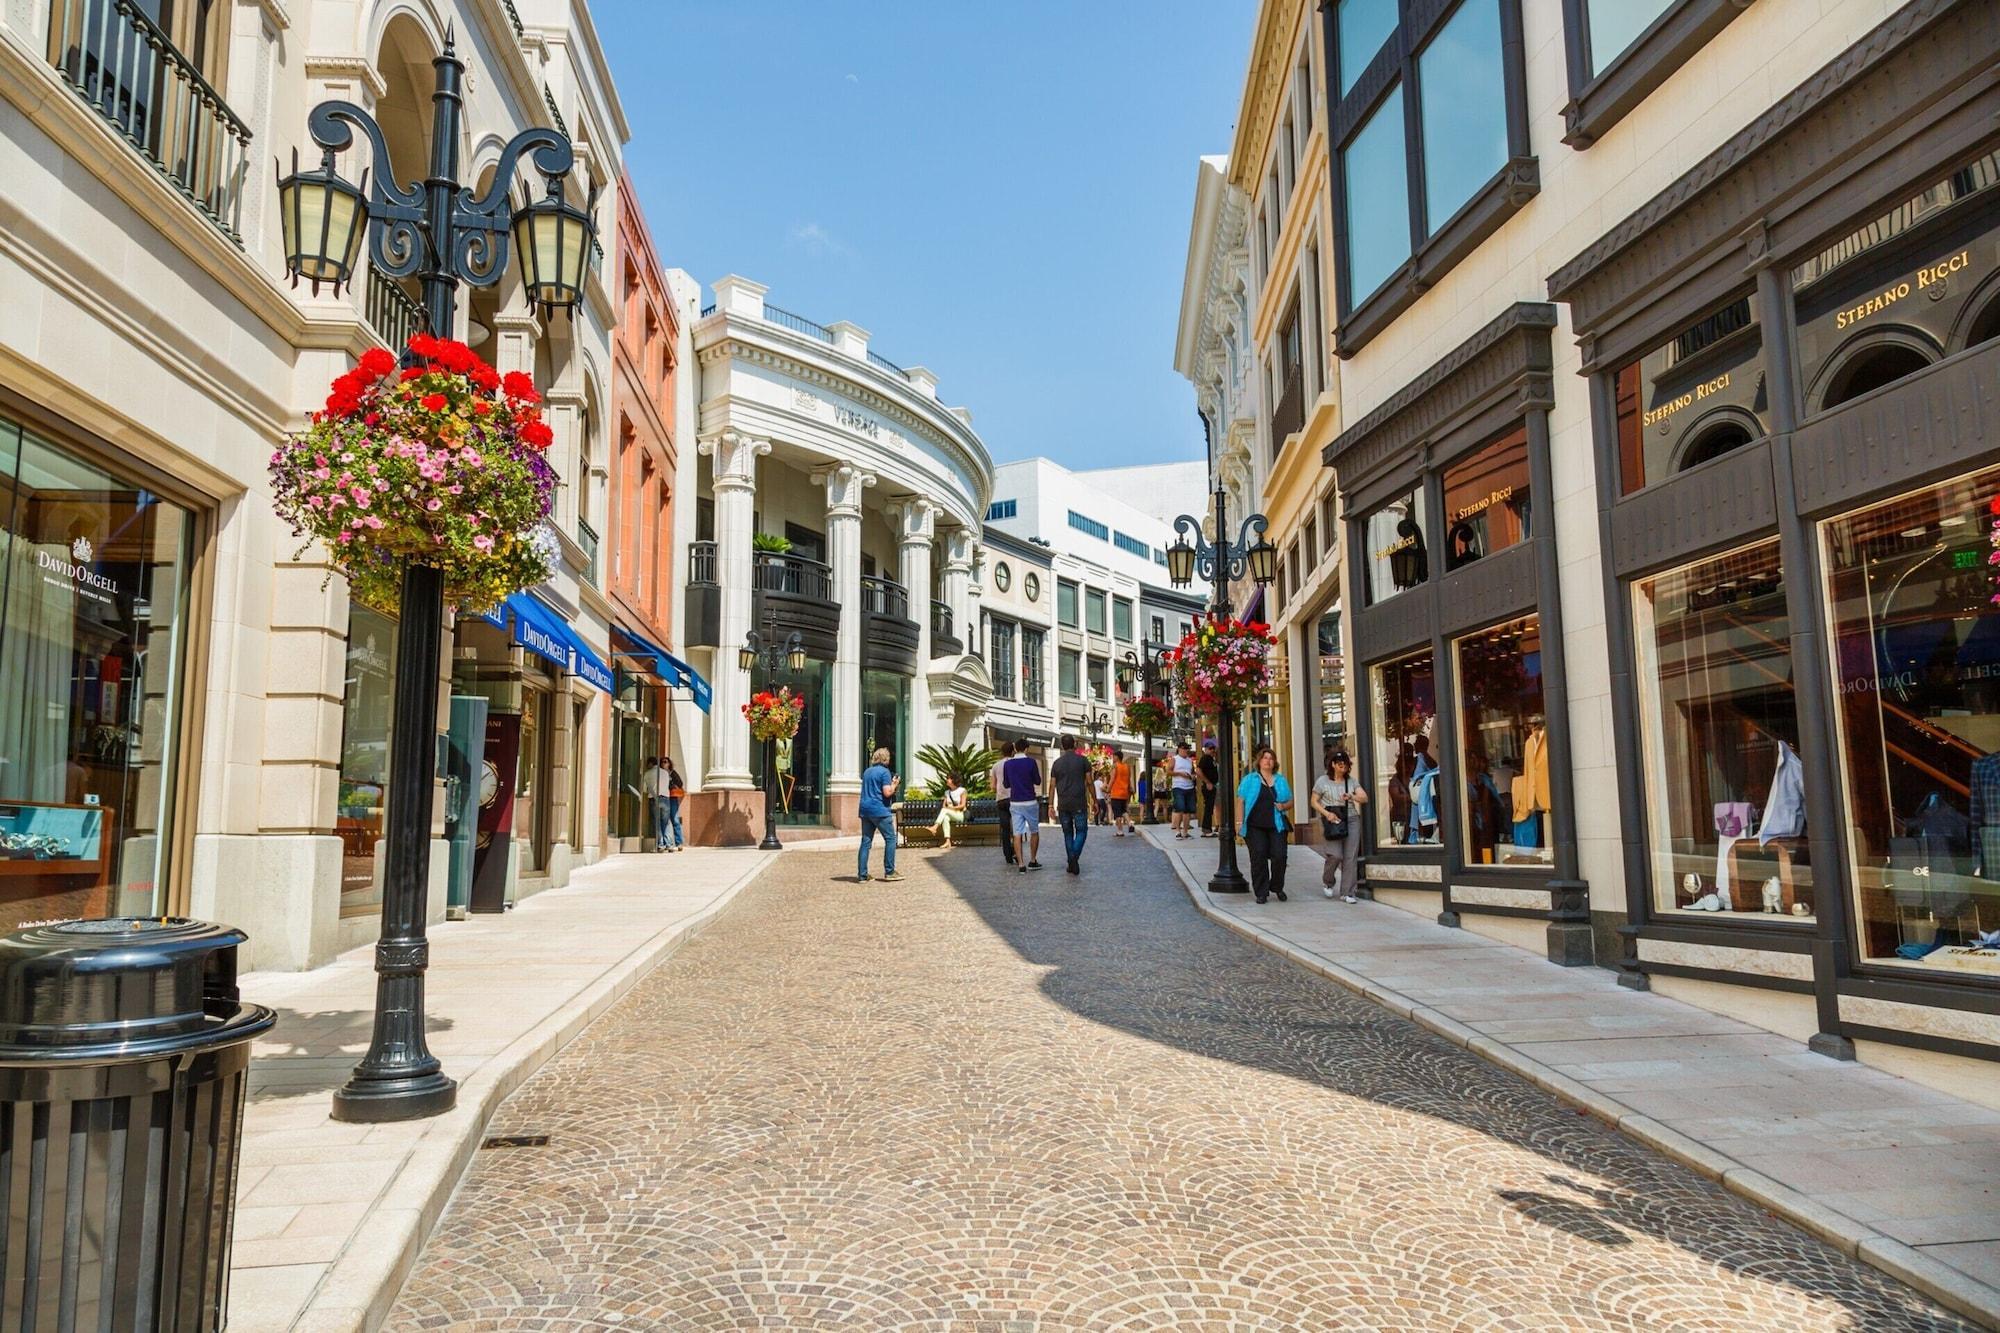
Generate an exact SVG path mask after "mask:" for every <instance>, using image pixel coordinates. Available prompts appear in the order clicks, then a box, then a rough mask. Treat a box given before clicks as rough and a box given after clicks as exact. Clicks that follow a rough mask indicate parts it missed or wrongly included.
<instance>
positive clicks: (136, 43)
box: [49, 0, 250, 245]
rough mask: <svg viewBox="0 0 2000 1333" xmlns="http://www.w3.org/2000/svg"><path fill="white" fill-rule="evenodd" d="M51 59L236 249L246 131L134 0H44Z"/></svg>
mask: <svg viewBox="0 0 2000 1333" xmlns="http://www.w3.org/2000/svg"><path fill="white" fill-rule="evenodd" d="M49 62H50V63H51V64H52V65H54V66H55V68H56V71H57V72H58V73H59V74H61V75H62V77H63V81H64V82H66V83H68V84H69V86H70V87H71V88H73V89H75V90H76V93H77V95H78V96H79V97H81V98H83V100H84V101H85V102H87V103H89V104H90V106H91V107H92V108H93V109H94V110H95V111H96V112H97V114H98V115H100V116H102V117H104V119H105V120H106V121H108V122H109V123H110V124H111V127H112V128H113V129H115V130H117V131H118V133H119V134H120V135H122V136H123V137H124V139H125V141H126V142H127V143H129V144H131V145H132V147H133V148H134V149H135V150H137V151H138V153H139V154H140V155H141V156H143V157H144V158H145V159H146V160H147V161H148V162H151V163H152V164H153V166H154V167H156V168H157V169H158V170H159V172H160V174H161V175H162V176H164V177H166V179H167V180H168V181H169V182H170V183H171V184H172V185H173V187H174V188H175V189H176V190H178V191H180V193H181V194H182V195H183V196H184V197H185V198H186V199H187V200H188V201H189V202H190V203H192V204H193V205H194V206H195V207H196V208H198V209H200V210H201V211H202V213H203V214H205V215H206V216H207V217H208V219H209V221H211V222H213V223H214V224H215V225H216V226H217V227H218V228H220V229H221V231H222V232H223V234H224V235H226V236H228V237H229V239H230V240H232V241H234V242H236V243H237V244H238V245H241V244H242V243H243V237H242V233H241V230H240V228H241V226H242V213H243V180H244V174H245V172H246V171H247V169H248V162H249V154H250V128H249V126H247V125H245V124H244V123H243V122H242V121H241V120H239V119H238V118H237V116H236V113H235V112H234V111H231V110H230V109H229V104H228V103H226V102H224V101H223V100H222V95H221V94H220V93H218V92H216V91H215V89H214V87H212V86H211V85H210V84H209V82H208V80H207V79H204V78H203V77H202V76H201V73H200V71H199V70H197V69H196V68H195V65H194V62H193V61H191V60H189V59H188V58H187V57H186V56H185V55H183V54H182V53H181V51H180V49H179V48H178V47H176V46H175V45H174V44H173V42H172V40H170V39H169V38H168V36H167V34H166V33H165V31H163V30H162V29H161V28H160V26H159V25H158V24H157V23H155V22H154V21H153V20H152V19H150V18H148V17H147V16H146V14H145V12H144V11H143V10H142V9H141V8H140V7H139V6H138V5H137V4H136V3H134V0H52V3H51V4H50V8H49Z"/></svg>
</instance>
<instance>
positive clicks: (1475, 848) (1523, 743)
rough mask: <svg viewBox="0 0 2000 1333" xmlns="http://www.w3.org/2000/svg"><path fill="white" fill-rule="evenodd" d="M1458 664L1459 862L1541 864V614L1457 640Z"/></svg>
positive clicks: (1544, 793) (1545, 836) (1544, 735)
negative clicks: (1461, 797) (1461, 840)
mask: <svg viewBox="0 0 2000 1333" xmlns="http://www.w3.org/2000/svg"><path fill="white" fill-rule="evenodd" d="M1457 669H1458V699H1459V706H1458V719H1459V720H1458V746H1459V772H1460V773H1462V774H1463V775H1464V782H1465V800H1464V803H1463V810H1462V813H1461V815H1460V818H1459V825H1460V831H1461V833H1462V836H1463V838H1464V844H1463V847H1464V855H1465V864H1467V865H1468V866H1479V865H1494V866H1530V867H1536V866H1546V865H1548V864H1549V862H1550V860H1551V859H1552V857H1553V852H1552V851H1551V841H1552V840H1551V837H1550V834H1551V832H1552V830H1551V829H1550V828H1549V820H1550V818H1551V814H1550V811H1551V809H1552V803H1551V801H1550V797H1549V735H1548V719H1547V716H1546V714H1545V712H1544V710H1543V706H1542V636H1541V622H1540V619H1539V617H1536V616H1527V617H1525V618H1523V619H1520V620H1511V621H1508V622H1507V623H1506V624H1503V625H1495V626H1493V627H1492V628H1491V629H1485V630H1481V631H1479V632H1478V633H1477V634H1468V635H1467V636H1466V637H1464V638H1462V639H1460V640H1459V641H1458V645H1457Z"/></svg>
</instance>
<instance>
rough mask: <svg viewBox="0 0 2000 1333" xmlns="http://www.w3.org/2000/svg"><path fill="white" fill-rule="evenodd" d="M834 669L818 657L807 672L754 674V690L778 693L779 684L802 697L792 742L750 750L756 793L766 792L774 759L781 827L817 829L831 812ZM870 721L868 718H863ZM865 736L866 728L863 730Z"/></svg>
mask: <svg viewBox="0 0 2000 1333" xmlns="http://www.w3.org/2000/svg"><path fill="white" fill-rule="evenodd" d="M832 673H833V664H832V663H830V662H824V661H821V660H820V659H818V658H812V659H809V660H808V661H807V662H806V669H805V670H804V671H802V672H792V671H784V672H780V673H779V674H778V675H777V676H775V677H773V676H770V675H767V674H766V673H765V671H764V668H763V667H762V666H761V665H760V666H758V667H757V669H756V670H754V671H752V672H751V673H750V688H751V689H752V690H775V689H777V688H778V687H779V686H780V685H783V686H785V687H786V688H788V689H790V690H791V692H792V693H794V694H796V695H798V696H799V698H800V700H801V706H800V709H799V729H798V732H797V734H796V735H794V736H793V737H792V738H791V739H790V740H788V741H778V742H776V743H775V744H773V745H770V746H765V745H761V744H759V745H752V746H751V747H750V772H751V775H752V776H753V777H754V778H755V779H756V782H757V790H759V791H766V790H769V788H768V787H767V786H766V778H767V774H766V768H765V760H766V750H768V751H769V752H770V754H769V757H770V758H771V759H774V760H775V761H776V762H777V769H778V771H777V783H776V788H777V793H778V822H779V823H780V824H817V823H819V822H820V820H821V819H822V818H823V817H824V815H825V812H826V775H827V769H828V765H827V761H826V756H827V750H828V748H829V742H830V741H831V739H832V736H831V732H832V730H833V719H832V717H831V716H830V715H829V713H828V710H827V707H826V705H827V702H828V700H829V698H830V695H829V693H828V691H829V690H830V689H831V688H832ZM864 720H865V719H864ZM862 734H863V736H866V735H867V734H868V733H867V729H866V728H865V727H864V728H863V731H862ZM866 758H867V756H866V755H863V756H860V759H859V760H857V761H856V767H855V770H854V771H856V772H859V771H860V770H861V767H862V766H863V765H862V764H861V762H860V760H865V759H866Z"/></svg>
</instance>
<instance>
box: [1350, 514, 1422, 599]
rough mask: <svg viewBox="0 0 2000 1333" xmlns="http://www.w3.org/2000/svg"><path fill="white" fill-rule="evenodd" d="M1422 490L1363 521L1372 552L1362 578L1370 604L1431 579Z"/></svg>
mask: <svg viewBox="0 0 2000 1333" xmlns="http://www.w3.org/2000/svg"><path fill="white" fill-rule="evenodd" d="M1425 526H1426V519H1425V517H1424V493H1423V490H1422V489H1421V488H1419V489H1417V490H1414V491H1411V492H1410V493H1409V494H1408V495H1405V496H1403V497H1402V498H1401V499H1398V500H1392V501H1390V502H1389V503H1388V504H1386V505H1383V506H1382V507H1381V508H1380V509H1377V510H1376V511H1375V512H1374V513H1372V514H1370V515H1369V516H1368V517H1367V518H1366V519H1364V520H1363V521H1362V525H1361V543H1362V547H1363V549H1365V550H1366V551H1367V552H1368V563H1367V565H1366V566H1365V567H1364V568H1363V570H1362V577H1363V579H1364V580H1365V582H1366V586H1367V591H1368V604H1369V605H1370V606H1373V605H1375V604H1376V603H1377V602H1384V601H1387V600H1388V599H1389V598H1391V597H1394V596H1395V595H1396V594H1397V593H1399V592H1405V591H1407V590H1409V589H1411V588H1417V587H1421V586H1423V584H1425V583H1426V582H1428V581H1429V579H1430V576H1431V566H1430V543H1429V541H1428V540H1427V534H1426V531H1425Z"/></svg>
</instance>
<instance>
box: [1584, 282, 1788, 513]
mask: <svg viewBox="0 0 2000 1333" xmlns="http://www.w3.org/2000/svg"><path fill="white" fill-rule="evenodd" d="M1763 355H1764V339H1763V333H1762V331H1761V330H1760V329H1759V328H1758V327H1757V320H1756V317H1755V316H1754V315H1753V314H1752V313H1751V308H1750V297H1749V295H1748V294H1747V293H1746V294H1745V295H1743V296H1741V297H1738V298H1737V299H1736V300H1734V301H1731V302H1729V303H1728V304H1727V305H1724V306H1721V307H1720V308H1718V309H1716V310H1712V311H1710V312H1709V313H1708V314H1707V315H1706V316H1704V317H1703V318H1701V319H1698V320H1696V321H1695V322H1694V323H1692V324H1690V325H1688V326H1687V327H1686V328H1684V329H1682V330H1681V331H1680V332H1679V333H1677V334H1675V335H1674V336H1673V337H1671V338H1669V339H1667V341H1665V342H1663V343H1661V344H1660V345H1659V346H1658V347H1655V348H1654V349H1653V350H1652V351H1650V352H1648V353H1646V354H1645V355H1644V356H1642V357H1639V358H1638V359H1637V360H1635V361H1631V362H1628V363H1626V365H1625V366H1623V367H1622V368H1621V369H1620V370H1619V371H1618V374H1617V378H1616V380H1615V383H1614V388H1615V391H1616V394H1617V412H1618V471H1619V482H1620V487H1621V493H1622V494H1625V495H1630V494H1632V492H1634V491H1636V490H1639V489H1640V488H1641V487H1645V486H1650V485H1652V484H1653V483H1654V482H1657V481H1664V480H1665V479H1666V478H1668V477H1670V476H1672V475H1674V474H1675V473H1677V472H1685V471H1687V469H1689V468H1691V467H1694V466H1696V465H1697V464H1700V463H1706V462H1708V461H1709V460H1710V459H1712V458H1720V457H1721V456H1722V455H1724V454H1726V453H1729V452H1730V451H1731V450H1734V449H1739V448H1741V447H1742V446H1744V445H1746V444H1749V443H1750V442H1751V441H1752V440H1756V439H1760V438H1762V437H1763V435H1764V434H1765V433H1766V432H1767V431H1768V429H1769V428H1770V417H1769V416H1768V412H1769V402H1768V397H1769V391H1768V389H1767V387H1766V386H1765V383H1764V362H1763Z"/></svg>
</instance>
